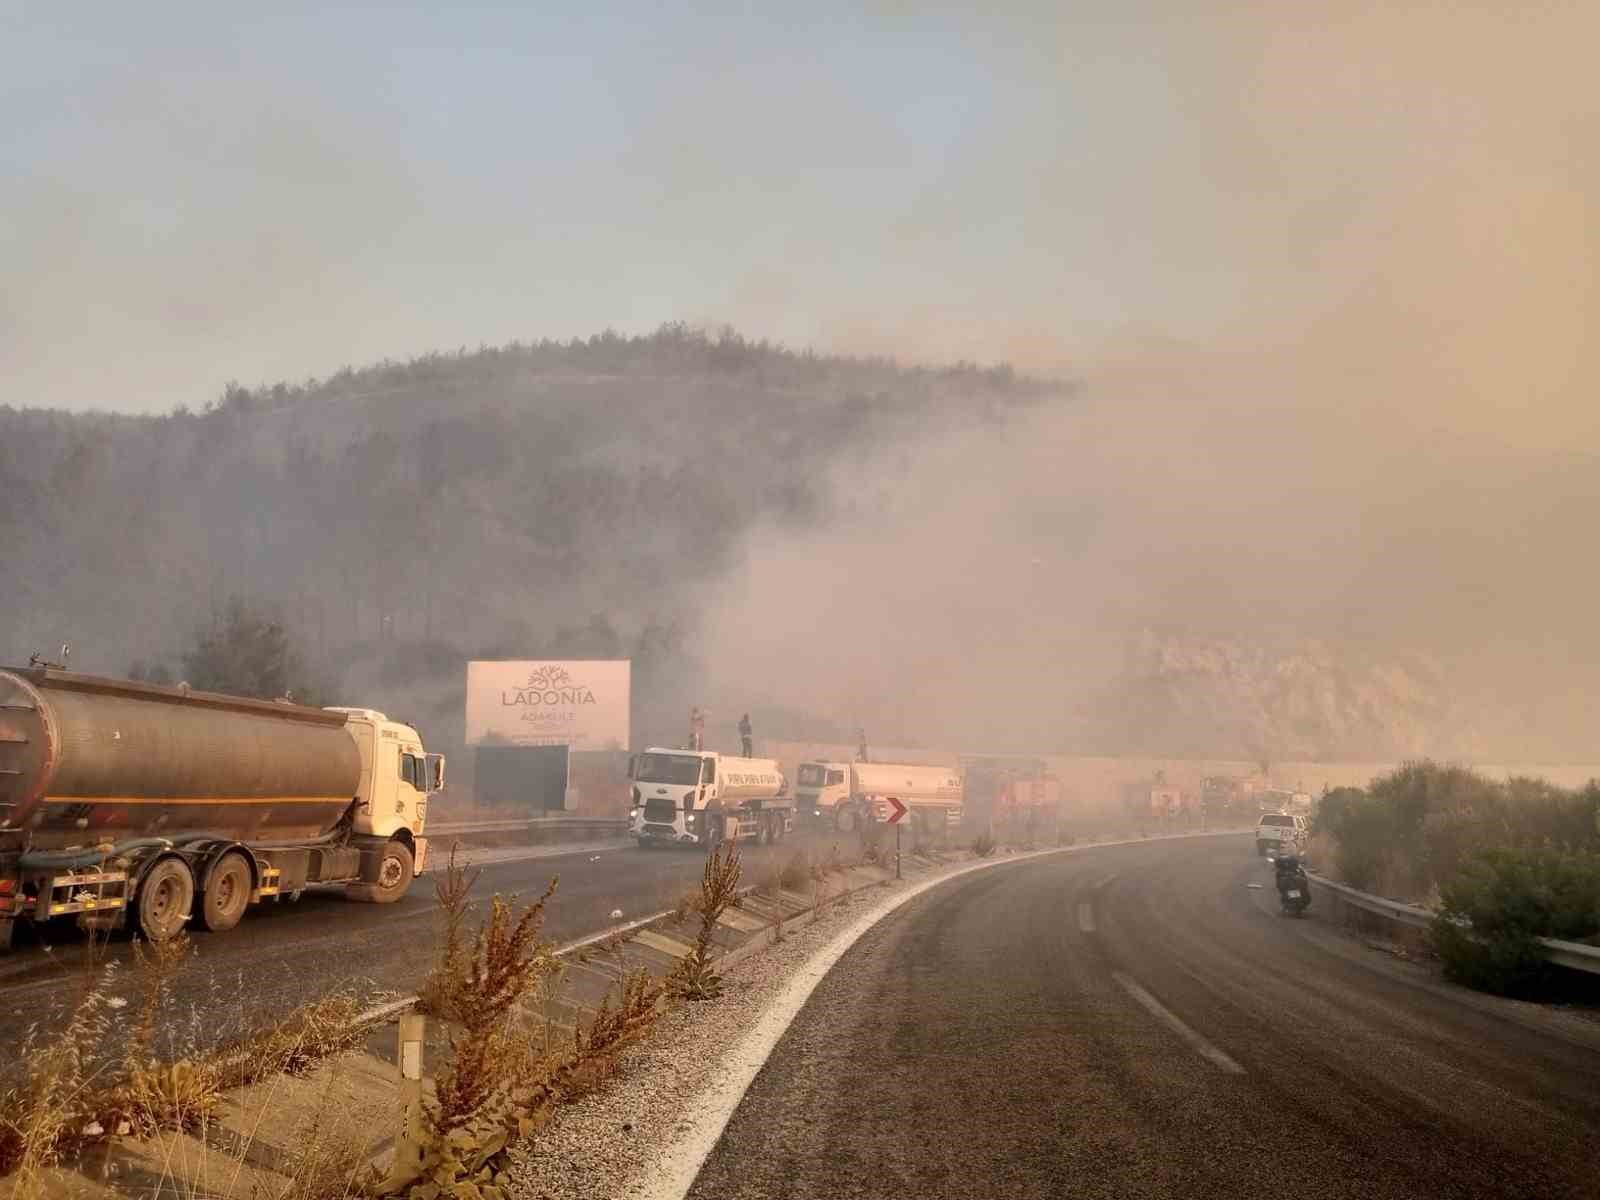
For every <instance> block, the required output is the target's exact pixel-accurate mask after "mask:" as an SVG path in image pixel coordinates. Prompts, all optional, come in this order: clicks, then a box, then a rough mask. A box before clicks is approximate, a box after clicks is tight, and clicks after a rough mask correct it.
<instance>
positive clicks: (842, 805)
mask: <svg viewBox="0 0 1600 1200" xmlns="http://www.w3.org/2000/svg"><path fill="white" fill-rule="evenodd" d="M795 791H796V793H797V796H798V799H799V803H800V808H801V811H802V812H805V813H806V814H808V816H809V818H810V819H811V820H812V821H814V822H818V823H820V824H823V825H828V826H831V827H832V828H834V829H836V830H838V831H839V832H840V833H850V832H852V831H854V830H856V829H859V828H861V827H863V826H865V825H870V824H872V823H874V822H876V821H882V820H885V819H886V818H887V817H888V815H889V797H891V796H892V797H893V798H894V799H896V800H898V801H900V802H901V803H902V804H904V805H905V807H906V809H907V810H908V811H907V813H906V818H905V819H906V820H907V821H909V822H910V824H911V826H912V828H914V829H916V830H917V831H918V832H919V833H924V834H926V835H928V836H930V837H937V836H939V835H940V834H942V833H943V832H945V831H946V830H957V829H959V828H960V826H961V807H962V801H963V799H964V797H965V794H966V786H965V782H964V780H963V779H962V774H961V771H960V770H959V769H957V768H955V767H929V766H922V765H919V764H915V763H864V762H808V763H801V764H800V770H799V773H798V774H797V775H796V777H795Z"/></svg>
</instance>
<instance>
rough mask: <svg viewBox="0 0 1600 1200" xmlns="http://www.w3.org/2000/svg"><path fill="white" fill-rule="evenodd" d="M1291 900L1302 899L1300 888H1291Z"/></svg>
mask: <svg viewBox="0 0 1600 1200" xmlns="http://www.w3.org/2000/svg"><path fill="white" fill-rule="evenodd" d="M1289 899H1291V900H1298V899H1300V889H1299V888H1290V889H1289Z"/></svg>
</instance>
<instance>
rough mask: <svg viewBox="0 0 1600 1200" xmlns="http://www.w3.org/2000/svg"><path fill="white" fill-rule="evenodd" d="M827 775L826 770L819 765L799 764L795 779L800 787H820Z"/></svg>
mask: <svg viewBox="0 0 1600 1200" xmlns="http://www.w3.org/2000/svg"><path fill="white" fill-rule="evenodd" d="M827 774H828V769H827V768H826V767H824V766H823V765H822V764H821V763H801V764H800V773H799V775H798V776H796V778H797V779H798V780H799V783H800V786H801V787H821V786H822V782H823V780H824V779H825V778H827Z"/></svg>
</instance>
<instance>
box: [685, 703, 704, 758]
mask: <svg viewBox="0 0 1600 1200" xmlns="http://www.w3.org/2000/svg"><path fill="white" fill-rule="evenodd" d="M705 748H706V714H705V713H703V712H702V711H700V706H699V705H698V704H696V705H695V706H694V707H693V708H691V709H690V710H689V749H691V750H704V749H705Z"/></svg>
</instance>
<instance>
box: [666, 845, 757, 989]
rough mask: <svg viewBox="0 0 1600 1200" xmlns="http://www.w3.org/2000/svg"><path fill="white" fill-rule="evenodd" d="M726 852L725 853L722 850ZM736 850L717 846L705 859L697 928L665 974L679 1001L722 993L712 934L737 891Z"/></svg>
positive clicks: (736, 848)
mask: <svg viewBox="0 0 1600 1200" xmlns="http://www.w3.org/2000/svg"><path fill="white" fill-rule="evenodd" d="M725 851H726V852H725ZM741 870H742V867H741V864H740V862H739V849H738V847H737V846H736V845H734V844H733V843H727V844H725V845H721V846H717V847H716V848H715V849H713V850H712V852H711V857H710V858H708V859H706V867H705V872H704V873H703V875H702V876H701V880H700V898H699V902H698V904H697V905H696V909H697V911H698V912H699V913H700V931H699V933H698V934H697V935H696V936H695V941H694V946H693V947H692V948H691V949H690V951H689V953H688V954H686V955H684V956H683V957H682V958H681V959H679V960H678V965H677V966H676V967H674V968H673V971H672V974H671V975H670V976H669V977H668V980H667V985H668V987H669V988H670V989H671V991H672V994H673V995H674V996H677V997H678V998H679V999H682V1000H715V999H716V998H717V997H718V996H720V995H721V994H722V977H721V976H720V975H718V974H717V973H716V972H715V971H714V970H712V968H711V935H712V933H713V932H714V931H715V930H716V927H717V918H719V917H720V916H722V914H723V913H724V912H726V911H727V909H728V906H729V905H730V904H732V903H733V902H734V900H735V899H736V898H737V896H738V892H739V875H740V872H741Z"/></svg>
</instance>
